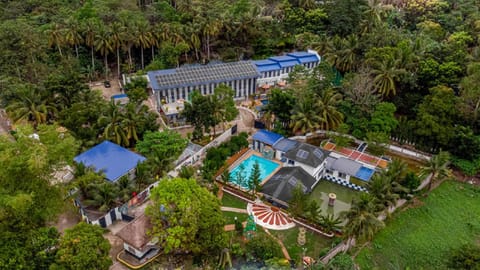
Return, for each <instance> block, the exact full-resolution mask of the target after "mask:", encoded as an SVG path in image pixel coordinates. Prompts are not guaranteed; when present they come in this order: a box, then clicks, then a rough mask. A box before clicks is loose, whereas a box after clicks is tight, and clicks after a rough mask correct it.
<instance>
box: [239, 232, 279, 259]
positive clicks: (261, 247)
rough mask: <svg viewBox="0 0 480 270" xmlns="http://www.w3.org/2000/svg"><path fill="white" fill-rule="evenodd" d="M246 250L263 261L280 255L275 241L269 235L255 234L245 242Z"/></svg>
mask: <svg viewBox="0 0 480 270" xmlns="http://www.w3.org/2000/svg"><path fill="white" fill-rule="evenodd" d="M246 248H247V252H249V253H250V254H251V255H253V256H254V257H256V258H258V259H261V260H263V261H265V260H268V259H271V258H275V257H279V256H281V250H280V247H279V246H278V244H277V242H275V240H274V239H272V238H271V237H269V236H266V235H257V236H255V237H254V238H253V239H251V240H250V241H248V243H247V246H246Z"/></svg>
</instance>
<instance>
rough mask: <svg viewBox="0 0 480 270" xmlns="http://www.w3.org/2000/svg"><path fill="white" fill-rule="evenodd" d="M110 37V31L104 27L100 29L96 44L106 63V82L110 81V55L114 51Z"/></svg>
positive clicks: (96, 36)
mask: <svg viewBox="0 0 480 270" xmlns="http://www.w3.org/2000/svg"><path fill="white" fill-rule="evenodd" d="M110 35H111V32H110V30H109V29H107V28H106V27H104V26H102V27H100V28H99V29H98V32H97V34H96V35H95V42H94V44H95V48H96V50H97V51H100V54H102V55H103V59H104V61H105V80H108V54H109V53H110V52H112V51H113V47H112V43H111V39H110Z"/></svg>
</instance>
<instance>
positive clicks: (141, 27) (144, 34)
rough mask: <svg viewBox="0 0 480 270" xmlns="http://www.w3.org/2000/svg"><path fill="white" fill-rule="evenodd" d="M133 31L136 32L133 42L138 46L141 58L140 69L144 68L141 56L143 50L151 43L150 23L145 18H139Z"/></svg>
mask: <svg viewBox="0 0 480 270" xmlns="http://www.w3.org/2000/svg"><path fill="white" fill-rule="evenodd" d="M135 32H136V34H137V39H136V40H135V44H136V45H137V46H140V54H141V59H142V69H144V68H145V60H144V57H143V50H144V49H145V48H148V47H150V46H151V44H152V39H153V35H152V32H151V31H150V25H149V24H148V21H146V20H139V21H137V22H136V29H135Z"/></svg>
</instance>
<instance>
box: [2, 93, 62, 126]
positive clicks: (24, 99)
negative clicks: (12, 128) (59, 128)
mask: <svg viewBox="0 0 480 270" xmlns="http://www.w3.org/2000/svg"><path fill="white" fill-rule="evenodd" d="M5 109H6V111H7V113H8V115H9V117H10V118H12V120H13V121H14V122H19V121H28V122H32V123H33V124H34V125H35V126H36V125H38V124H43V123H46V122H47V121H48V120H49V119H51V118H54V117H55V115H56V113H57V109H56V108H55V105H53V104H50V103H49V101H48V99H47V98H46V97H43V96H42V95H41V94H40V92H39V91H37V90H36V89H34V88H31V87H27V88H25V89H21V90H20V91H18V94H17V95H16V97H15V99H14V100H13V101H12V102H10V104H9V105H8V106H7V107H6V108H5Z"/></svg>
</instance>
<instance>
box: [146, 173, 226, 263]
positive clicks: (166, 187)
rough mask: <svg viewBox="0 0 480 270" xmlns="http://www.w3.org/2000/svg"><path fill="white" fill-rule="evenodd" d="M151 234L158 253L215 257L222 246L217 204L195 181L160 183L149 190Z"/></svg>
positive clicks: (180, 179) (181, 180)
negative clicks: (155, 241) (155, 242)
mask: <svg viewBox="0 0 480 270" xmlns="http://www.w3.org/2000/svg"><path fill="white" fill-rule="evenodd" d="M150 198H151V200H152V202H153V204H152V205H150V206H148V207H147V209H146V214H147V215H148V216H150V217H151V219H152V223H153V228H152V231H151V234H152V235H153V236H156V237H158V239H159V243H160V244H161V246H162V247H163V248H162V252H163V253H165V254H175V253H178V252H192V253H193V254H196V255H204V256H206V255H208V254H217V252H219V251H220V249H221V248H223V247H224V246H225V245H226V241H225V232H224V230H223V226H224V223H225V220H224V217H223V215H222V212H221V210H220V201H219V200H218V199H217V198H216V197H215V196H214V195H213V194H212V193H210V192H209V191H208V190H206V189H205V188H203V187H201V186H199V185H198V183H197V182H196V181H195V179H182V178H174V179H170V180H166V179H165V180H163V181H160V183H159V185H158V186H157V187H155V188H154V189H153V190H152V191H151V195H150Z"/></svg>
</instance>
